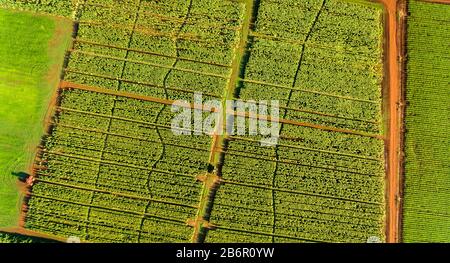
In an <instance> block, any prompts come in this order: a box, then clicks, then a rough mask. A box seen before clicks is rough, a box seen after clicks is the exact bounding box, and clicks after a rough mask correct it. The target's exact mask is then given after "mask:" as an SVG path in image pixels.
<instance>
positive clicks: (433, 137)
mask: <svg viewBox="0 0 450 263" xmlns="http://www.w3.org/2000/svg"><path fill="white" fill-rule="evenodd" d="M408 14H409V16H408V19H407V47H406V48H407V50H408V60H407V63H406V66H407V67H406V73H407V75H406V99H407V102H408V103H407V107H406V119H405V122H406V135H405V137H406V139H405V155H406V157H405V186H404V187H405V189H404V205H403V212H402V213H403V222H402V223H403V231H402V233H403V241H404V242H449V241H450V239H449V235H448V231H444V230H443V229H449V226H450V217H449V214H448V207H449V201H448V196H449V194H450V191H449V189H450V188H449V186H450V181H449V178H450V177H449V175H450V166H449V165H448V163H449V162H450V158H449V151H448V149H450V140H449V133H448V131H449V129H450V124H449V123H450V122H449V119H448V116H450V108H449V107H448V105H450V97H449V94H450V86H449V83H450V77H449V74H448V72H449V71H450V66H449V65H450V57H449V56H448V48H449V45H448V38H449V36H450V20H448V18H449V17H450V6H449V5H445V4H437V3H431V2H424V1H415V0H411V1H409V4H408Z"/></svg>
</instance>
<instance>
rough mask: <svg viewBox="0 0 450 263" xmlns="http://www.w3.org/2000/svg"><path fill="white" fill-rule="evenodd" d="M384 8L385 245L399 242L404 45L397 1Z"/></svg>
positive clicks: (390, 0)
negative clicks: (402, 59) (402, 60)
mask: <svg viewBox="0 0 450 263" xmlns="http://www.w3.org/2000/svg"><path fill="white" fill-rule="evenodd" d="M380 2H381V3H382V4H383V5H384V7H385V15H386V17H385V19H386V24H385V30H386V31H385V33H386V40H385V48H386V50H385V56H386V57H385V62H386V90H385V92H384V94H385V96H386V99H385V107H384V110H385V111H386V113H387V115H386V117H387V121H388V123H387V134H386V149H387V152H386V157H387V159H386V162H387V163H386V164H387V186H386V187H387V191H386V192H387V193H386V198H387V215H386V216H387V218H386V225H387V226H386V241H387V242H388V243H397V242H399V236H400V174H401V173H400V171H401V160H402V158H401V154H402V149H401V141H402V88H401V81H400V80H401V67H400V63H399V61H401V60H400V57H401V56H400V54H401V53H400V50H401V48H402V47H401V45H400V44H401V43H402V42H403V41H402V40H401V38H400V37H399V36H401V35H402V34H399V30H398V29H399V23H398V22H399V21H398V19H397V3H398V2H397V0H380Z"/></svg>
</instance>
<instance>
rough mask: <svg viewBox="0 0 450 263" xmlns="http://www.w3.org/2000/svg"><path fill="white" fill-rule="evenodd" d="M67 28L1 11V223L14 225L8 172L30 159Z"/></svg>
mask: <svg viewBox="0 0 450 263" xmlns="http://www.w3.org/2000/svg"><path fill="white" fill-rule="evenodd" d="M70 32H71V25H70V23H68V22H65V21H63V20H58V23H56V21H55V19H53V18H49V17H45V16H38V15H32V14H28V13H20V12H16V11H7V10H3V9H0V127H1V128H0V211H1V213H0V227H4V226H12V225H15V224H17V218H18V214H19V202H20V194H19V191H18V187H17V182H18V180H17V177H16V176H14V175H13V174H12V173H14V172H27V170H28V165H29V164H30V160H31V158H33V155H34V149H35V147H36V146H37V145H38V143H39V140H40V137H41V136H42V133H43V130H42V127H43V124H42V123H43V117H44V116H45V113H46V110H47V104H48V103H49V99H50V97H51V95H52V93H53V92H54V88H55V85H57V81H58V78H59V69H60V67H61V63H62V61H63V56H64V51H65V48H66V46H67V43H68V41H69V38H68V36H70ZM67 33H69V35H68V34H67ZM50 73H53V74H52V75H50Z"/></svg>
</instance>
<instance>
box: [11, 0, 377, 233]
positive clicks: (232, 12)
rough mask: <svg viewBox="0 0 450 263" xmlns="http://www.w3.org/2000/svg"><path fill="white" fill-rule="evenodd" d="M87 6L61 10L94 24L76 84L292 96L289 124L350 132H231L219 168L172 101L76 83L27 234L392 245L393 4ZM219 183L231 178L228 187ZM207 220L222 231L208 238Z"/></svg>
mask: <svg viewBox="0 0 450 263" xmlns="http://www.w3.org/2000/svg"><path fill="white" fill-rule="evenodd" d="M12 2H14V1H8V3H12ZM50 2H51V3H53V2H52V1H50ZM61 2H62V3H61V6H68V3H69V2H70V1H68V0H67V1H61ZM47 3H49V2H47ZM64 3H66V5H65V4H64ZM78 3H79V4H78V5H76V6H77V8H78V12H67V10H66V9H65V8H61V9H60V10H61V13H60V14H62V15H67V13H73V14H75V19H76V20H77V22H78V24H79V27H78V30H77V31H76V32H75V33H76V39H75V40H74V46H73V49H71V50H70V59H69V61H68V64H67V68H65V75H64V80H65V81H67V82H73V83H76V84H83V85H88V86H93V87H99V88H102V89H105V90H115V91H117V92H122V93H123V92H131V93H135V94H138V95H144V96H152V97H155V98H159V99H163V100H169V99H170V100H173V99H185V100H189V101H191V100H192V99H193V97H192V94H193V93H194V92H203V93H204V94H203V98H204V99H211V98H217V99H223V97H224V96H229V95H231V94H233V92H234V94H235V95H236V96H235V99H239V98H240V99H243V100H251V99H255V100H258V99H277V100H280V101H281V102H282V106H283V107H284V108H283V109H282V113H281V114H282V117H283V118H285V119H291V120H295V121H302V122H307V123H311V124H315V125H324V126H327V127H330V128H332V129H334V128H345V129H348V130H349V132H348V133H344V132H339V131H326V130H322V129H319V128H308V127H301V126H296V125H292V124H284V125H282V129H281V134H282V137H281V138H280V141H279V145H277V146H276V147H261V146H260V143H259V141H258V140H257V137H244V138H239V137H227V136H224V137H220V138H219V139H218V142H219V143H222V142H225V144H224V145H220V144H219V145H218V146H219V147H217V148H218V149H216V150H217V151H218V152H219V153H220V157H223V158H217V159H218V160H219V159H220V160H224V163H220V162H219V163H209V162H210V161H211V160H210V159H209V157H210V155H214V153H211V152H210V150H211V145H210V144H211V141H212V138H211V137H210V136H209V135H201V136H175V135H174V134H173V133H172V131H171V130H170V122H171V120H172V117H173V116H174V113H172V112H171V109H170V107H169V106H166V105H165V104H162V103H157V102H148V101H143V100H138V99H134V98H128V97H126V96H119V95H117V96H116V95H110V94H103V93H101V92H93V91H85V90H80V89H77V88H76V87H75V86H76V85H73V86H74V87H73V89H70V88H67V89H64V90H61V93H60V104H59V105H58V107H57V113H56V114H55V116H54V122H55V125H54V126H53V127H52V130H51V133H50V134H49V135H48V136H45V138H44V139H43V142H44V143H43V145H42V151H40V152H39V155H38V160H37V161H38V165H39V167H40V168H39V169H38V171H37V173H36V175H35V176H36V181H35V185H34V186H33V189H32V194H31V198H30V200H29V202H28V206H29V211H28V213H27V217H26V223H25V224H26V228H28V229H31V230H35V231H39V232H44V233H47V234H52V235H56V236H58V237H68V236H78V237H80V238H81V240H83V241H91V242H188V241H199V240H200V241H202V240H203V239H205V238H206V240H205V241H206V242H232V241H241V242H304V241H306V242H320V241H327V242H330V241H331V242H365V241H366V240H367V238H368V237H370V236H378V237H380V238H382V239H383V238H384V233H383V232H384V230H383V227H384V206H385V205H384V192H383V190H384V182H383V178H384V160H383V158H384V156H383V147H384V145H383V140H381V139H380V138H378V136H379V135H381V134H382V133H383V131H382V128H381V126H382V125H381V122H382V120H381V81H382V61H381V54H382V50H381V48H382V47H381V43H382V41H381V40H382V39H381V38H382V24H381V23H382V22H381V13H382V10H381V8H380V7H379V6H378V5H372V4H370V5H361V4H359V3H357V2H354V1H352V2H346V1H342V0H308V1H297V2H296V3H295V4H294V3H293V1H288V0H277V1H272V0H261V1H254V3H255V7H254V8H255V10H251V8H250V6H253V5H249V3H251V1H250V0H248V1H238V0H237V1H223V0H202V1H173V0H146V1H140V0H126V1H120V4H118V2H117V1H113V0H108V1H104V0H90V1H79V2H78ZM48 6H49V5H47V4H45V5H43V6H39V5H38V7H37V8H36V10H38V11H42V10H43V8H48ZM19 7H20V8H23V6H19ZM30 7H32V6H30V5H28V6H27V7H26V8H30ZM57 9H58V8H57ZM52 10H53V9H52ZM55 10H56V9H55ZM286 10H289V12H288V15H287V14H286ZM291 10H293V11H292V12H291ZM251 11H254V12H251ZM58 12H59V11H58ZM251 13H253V17H249V16H248V15H246V14H251ZM245 16H247V17H245ZM250 18H252V20H253V21H252V22H253V23H251V25H250V28H249V27H248V26H247V22H248V21H250ZM244 21H246V22H245V23H244ZM247 32H248V33H249V34H247ZM247 35H248V38H249V39H248V40H249V41H248V46H246V47H245V48H244V49H241V48H240V45H239V43H240V42H241V41H240V40H241V38H243V36H245V37H244V39H246V37H247ZM242 43H243V44H247V41H242ZM241 58H242V59H241ZM233 61H238V62H234V63H233ZM239 62H240V64H239ZM332 65H334V66H332ZM236 75H239V77H238V79H236V78H234V76H236ZM236 81H237V83H236V85H234V84H235V82H236ZM69 86H70V85H69ZM361 132H362V133H364V134H365V135H357V133H361ZM223 138H225V140H223ZM221 146H224V147H223V149H222V148H221ZM213 166H214V167H213ZM207 174H208V175H216V176H221V177H222V178H221V179H222V182H221V183H220V185H219V188H218V190H217V191H215V190H216V189H209V187H210V186H211V185H214V183H218V184H219V182H218V181H217V182H216V181H213V179H211V178H207V179H205V178H204V177H207V176H206V175H207ZM201 178H203V181H205V182H203V184H202V183H201V182H198V181H197V180H196V179H199V180H200V179H201ZM212 178H214V177H213V176H212ZM207 182H209V183H207ZM215 186H216V185H214V187H215ZM208 198H210V199H211V200H209V201H211V202H209V201H206V202H205V200H206V199H208ZM199 203H200V204H201V205H199ZM211 204H212V207H211ZM195 219H206V220H209V221H210V223H212V224H214V225H216V226H217V229H214V230H207V231H206V230H205V229H204V228H203V227H206V226H207V224H205V223H204V222H201V220H197V221H196V220H195ZM199 225H200V226H202V227H201V228H200V229H198V226H199ZM193 227H194V228H193ZM196 233H200V235H205V236H200V237H199V236H196V235H195V234H196ZM193 234H194V235H193Z"/></svg>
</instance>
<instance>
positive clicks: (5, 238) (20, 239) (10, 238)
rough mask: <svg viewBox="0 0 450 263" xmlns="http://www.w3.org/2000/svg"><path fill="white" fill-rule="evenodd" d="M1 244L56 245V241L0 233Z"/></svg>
mask: <svg viewBox="0 0 450 263" xmlns="http://www.w3.org/2000/svg"><path fill="white" fill-rule="evenodd" d="M0 243H55V241H53V240H49V239H43V238H35V237H29V236H23V235H19V234H8V233H2V232H0Z"/></svg>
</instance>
